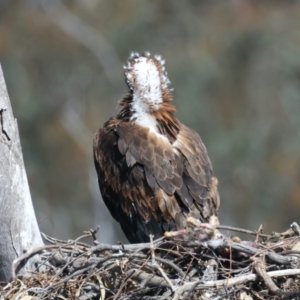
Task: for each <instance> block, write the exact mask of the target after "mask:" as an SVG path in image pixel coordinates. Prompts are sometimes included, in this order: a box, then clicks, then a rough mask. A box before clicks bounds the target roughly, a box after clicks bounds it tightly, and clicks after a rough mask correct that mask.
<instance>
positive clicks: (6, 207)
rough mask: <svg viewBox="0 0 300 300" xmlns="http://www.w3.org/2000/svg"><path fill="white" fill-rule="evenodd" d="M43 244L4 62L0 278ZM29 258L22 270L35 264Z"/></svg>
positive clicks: (0, 82)
mask: <svg viewBox="0 0 300 300" xmlns="http://www.w3.org/2000/svg"><path fill="white" fill-rule="evenodd" d="M41 245H43V241H42V238H41V235H40V232H39V227H38V224H37V221H36V217H35V213H34V210H33V206H32V201H31V196H30V191H29V187H28V182H27V176H26V172H25V167H24V162H23V156H22V149H21V143H20V138H19V132H18V126H17V121H16V119H14V116H13V112H12V108H11V104H10V101H9V97H8V93H7V90H6V85H5V81H4V77H3V72H2V68H1V65H0V281H2V282H8V281H10V280H11V278H12V275H11V265H12V262H13V260H14V259H16V258H17V257H18V256H20V255H22V254H23V253H24V252H26V251H27V250H29V249H31V248H34V247H37V246H41ZM32 263H33V261H29V262H28V263H27V264H26V266H25V268H24V269H23V270H22V271H26V270H28V268H31V267H32Z"/></svg>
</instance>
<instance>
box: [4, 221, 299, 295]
mask: <svg viewBox="0 0 300 300" xmlns="http://www.w3.org/2000/svg"><path fill="white" fill-rule="evenodd" d="M218 229H220V230H221V229H223V230H224V229H225V230H227V232H228V231H229V230H230V231H239V232H243V233H247V234H250V235H254V241H241V240H240V239H239V238H238V237H231V236H225V235H224V234H220V233H219V231H218ZM218 229H217V228H216V227H213V228H212V227H211V226H207V225H205V224H202V225H199V226H196V227H195V228H194V229H193V230H192V231H191V230H181V231H180V232H172V233H168V234H167V238H166V237H165V238H161V239H159V240H156V241H152V239H151V242H150V243H146V244H134V245H122V244H119V245H108V244H103V243H99V242H96V238H95V234H96V231H94V230H90V231H89V232H86V233H85V234H84V235H83V236H81V237H79V238H78V239H76V240H72V241H59V240H57V239H54V238H51V237H49V236H47V235H45V234H43V237H44V239H45V240H46V241H47V242H48V243H49V245H46V246H43V247H40V248H37V249H33V250H32V251H29V252H27V253H26V254H24V255H23V256H21V257H19V258H18V259H17V260H16V261H15V262H14V264H13V266H12V273H13V277H14V280H13V282H12V283H10V284H9V285H7V286H6V287H5V288H4V289H3V290H2V294H3V295H5V297H7V298H11V297H12V296H14V297H15V298H16V299H19V300H21V299H22V298H23V297H24V296H26V295H30V296H36V297H38V298H39V299H79V300H86V299H101V300H104V299H122V300H125V299H126V300H130V299H144V300H146V299H147V300H150V299H158V300H162V299H172V300H179V299H244V298H242V297H244V296H245V295H248V296H247V297H248V298H247V299H298V297H300V292H299V285H300V281H299V280H300V269H299V265H300V236H299V227H298V225H297V224H296V223H293V224H292V229H289V230H288V231H286V232H284V233H273V234H271V235H266V234H262V233H261V230H259V231H257V232H255V231H249V230H243V229H238V228H232V227H228V226H218ZM204 230H205V233H206V235H205V239H203V232H204ZM91 236H93V238H94V245H93V246H91V245H88V244H86V243H83V242H82V239H83V238H86V237H91ZM199 237H201V238H199ZM36 254H39V255H40V257H41V262H40V264H39V265H38V266H37V269H36V270H32V273H31V274H27V275H26V276H16V273H17V272H19V270H20V268H21V267H22V262H24V261H25V260H27V259H28V258H30V257H32V256H34V255H36ZM243 295H244V296H243Z"/></svg>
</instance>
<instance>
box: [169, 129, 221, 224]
mask: <svg viewBox="0 0 300 300" xmlns="http://www.w3.org/2000/svg"><path fill="white" fill-rule="evenodd" d="M173 146H174V148H175V149H177V151H178V152H179V153H180V155H181V161H182V162H183V166H184V170H183V185H182V188H181V189H180V190H178V194H179V195H180V197H181V199H182V201H183V202H184V203H187V205H188V206H192V202H194V203H195V205H196V207H197V208H198V210H199V211H200V212H201V217H200V219H202V221H208V218H209V217H210V216H212V215H217V210H218V207H219V205H220V197H219V193H218V188H217V186H218V180H217V178H216V177H215V176H214V173H213V169H212V164H211V161H210V159H209V157H208V155H207V150H206V148H205V146H204V144H203V142H202V140H201V138H200V136H199V135H198V134H197V133H196V132H195V131H193V130H192V129H190V128H188V127H187V126H185V125H183V124H181V130H180V132H179V134H178V135H177V140H176V142H175V143H174V144H173ZM191 198H192V200H193V201H191Z"/></svg>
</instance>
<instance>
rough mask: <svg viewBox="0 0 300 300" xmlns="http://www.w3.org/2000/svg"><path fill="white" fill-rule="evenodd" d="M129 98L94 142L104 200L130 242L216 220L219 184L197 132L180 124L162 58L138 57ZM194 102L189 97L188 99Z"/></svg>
mask: <svg viewBox="0 0 300 300" xmlns="http://www.w3.org/2000/svg"><path fill="white" fill-rule="evenodd" d="M124 70H125V71H124V74H125V79H126V83H127V85H128V88H129V92H128V94H127V95H126V96H125V97H124V98H123V99H122V100H121V102H120V106H121V108H120V111H119V113H118V114H117V115H116V116H115V117H111V118H110V119H109V120H108V121H107V122H106V123H105V124H104V126H103V128H101V129H99V131H98V132H97V133H96V134H95V137H94V160H95V166H96V171H97V174H98V181H99V187H100V191H101V194H102V198H103V200H104V202H105V204H106V206H107V207H108V209H109V211H110V213H111V214H112V216H113V217H114V218H115V219H116V220H117V221H118V222H119V223H120V225H121V228H122V230H123V232H124V233H125V235H126V237H127V239H128V240H129V242H131V243H140V242H147V241H149V235H150V234H152V235H154V238H159V237H161V236H163V234H164V232H166V231H174V230H180V229H183V228H185V227H186V221H187V218H188V217H193V218H195V219H198V220H200V221H201V222H210V220H211V218H212V217H214V218H216V216H217V210H218V207H219V204H220V200H219V194H218V189H217V185H218V180H217V178H216V177H215V176H214V173H213V170H212V164H211V162H210V159H209V157H208V155H207V151H206V148H205V146H204V144H203V142H202V140H201V138H200V137H199V135H198V134H197V133H196V132H195V131H193V130H192V129H190V128H188V127H187V126H185V125H183V124H182V123H180V122H179V120H177V119H176V117H175V116H174V113H175V111H176V109H175V107H174V106H173V104H172V103H171V101H172V95H171V92H170V89H169V88H168V85H169V83H170V82H169V79H168V77H167V74H166V72H165V68H164V61H163V60H162V59H161V57H160V56H158V55H155V56H151V55H150V53H144V54H142V55H139V54H138V53H136V52H133V53H132V54H131V55H130V57H129V59H128V62H127V64H126V65H125V66H124ZM184 101H188V99H184Z"/></svg>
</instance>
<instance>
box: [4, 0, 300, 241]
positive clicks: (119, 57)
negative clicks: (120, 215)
mask: <svg viewBox="0 0 300 300" xmlns="http://www.w3.org/2000/svg"><path fill="white" fill-rule="evenodd" d="M299 16H300V2H299V1H261V0H257V1H248V0H229V1H214V0H210V1H199V0H198V1H196V0H194V1H172V0H165V1H142V2H141V1H138V0H122V1H117V0H110V1H103V0H84V1H82V0H72V1H57V0H51V1H50V0H22V1H9V0H0V62H1V64H2V68H3V71H4V75H5V79H6V83H7V87H8V92H9V95H10V99H11V102H12V106H13V110H14V114H15V117H16V118H17V119H18V124H19V130H20V136H21V142H22V147H23V155H24V160H25V166H26V170H27V174H28V179H29V185H30V189H31V194H32V199H33V204H34V207H35V211H36V214H37V218H38V221H39V224H40V228H41V230H42V231H43V232H45V233H47V234H49V235H52V236H55V237H56V238H62V239H69V238H76V237H77V236H79V235H81V233H82V231H84V230H87V229H89V228H95V227H96V226H97V225H100V226H101V227H100V231H99V234H98V237H99V240H100V241H103V242H110V243H115V242H116V241H123V242H125V241H126V239H125V237H124V236H123V234H122V233H121V231H120V229H119V226H118V224H117V223H116V222H115V221H113V219H112V217H111V216H110V214H109V212H108V210H107V209H106V207H105V205H104V204H103V203H102V200H101V196H100V192H99V190H98V186H97V178H96V172H95V170H94V165H93V157H92V140H93V135H94V133H95V132H96V130H98V128H99V127H100V126H102V125H103V123H104V122H105V121H106V120H107V119H108V118H109V117H110V116H112V115H114V114H115V113H116V111H117V109H118V105H117V102H118V100H120V99H121V97H122V95H124V93H125V92H126V86H125V84H124V78H123V69H122V67H123V64H124V63H125V61H126V59H127V57H128V55H129V53H130V52H131V51H132V50H135V51H139V52H143V51H150V52H151V53H154V54H157V53H158V54H161V55H162V56H163V58H165V59H166V67H167V70H168V74H169V77H170V80H171V82H172V87H173V88H174V92H173V95H174V102H175V105H176V106H177V117H178V118H179V119H180V120H181V121H182V122H183V123H185V124H186V125H188V126H190V127H192V128H193V129H195V130H196V131H197V132H198V133H199V134H200V135H201V137H202V139H203V141H204V143H205V144H206V146H207V148H208V152H209V155H210V158H211V160H212V163H213V166H214V170H215V173H216V175H217V176H218V178H219V190H220V194H221V208H220V220H221V223H222V224H224V225H231V226H239V227H244V228H248V229H257V228H258V227H259V225H260V224H262V225H263V228H264V231H265V232H269V231H273V230H274V231H280V230H285V229H287V227H288V226H289V225H290V224H291V223H292V221H298V222H299V221H300V217H299V216H300V213H299V207H300V184H299V181H300V17H299Z"/></svg>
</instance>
